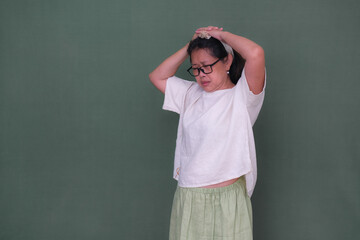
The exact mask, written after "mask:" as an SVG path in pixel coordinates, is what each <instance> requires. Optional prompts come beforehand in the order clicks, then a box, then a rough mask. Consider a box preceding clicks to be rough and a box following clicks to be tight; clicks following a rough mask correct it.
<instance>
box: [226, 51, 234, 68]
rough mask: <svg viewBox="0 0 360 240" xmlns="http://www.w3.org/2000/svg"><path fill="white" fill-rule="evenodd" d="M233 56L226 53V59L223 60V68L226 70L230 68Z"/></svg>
mask: <svg viewBox="0 0 360 240" xmlns="http://www.w3.org/2000/svg"><path fill="white" fill-rule="evenodd" d="M233 59H234V57H233V55H231V54H230V53H228V55H227V57H226V60H225V66H226V69H227V70H229V69H230V66H231V64H232V62H233Z"/></svg>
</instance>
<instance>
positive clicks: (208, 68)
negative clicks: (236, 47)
mask: <svg viewBox="0 0 360 240" xmlns="http://www.w3.org/2000/svg"><path fill="white" fill-rule="evenodd" d="M220 59H221V58H219V59H218V60H216V62H214V63H213V64H210V65H204V66H202V67H199V68H193V67H189V69H188V70H187V71H188V72H189V73H190V75H191V76H193V77H197V76H199V75H200V71H202V72H203V73H205V74H209V73H212V71H213V69H212V66H214V65H215V64H216V63H217V62H219V61H220Z"/></svg>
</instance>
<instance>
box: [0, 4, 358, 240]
mask: <svg viewBox="0 0 360 240" xmlns="http://www.w3.org/2000/svg"><path fill="white" fill-rule="evenodd" d="M208 25H215V26H221V27H224V29H225V30H228V31H231V32H233V33H236V34H239V35H243V36H245V37H248V38H250V39H252V40H254V41H256V42H257V43H259V44H260V45H261V46H263V48H264V49H265V52H266V65H267V73H268V76H267V77H268V82H267V89H266V98H265V102H264V105H263V109H262V112H261V113H260V116H259V118H258V121H257V122H256V124H255V127H254V131H255V137H256V146H257V155H258V168H259V169H258V174H259V176H258V182H257V186H256V189H255V192H254V195H253V197H252V202H253V211H254V239H255V240H261V239H273V240H289V239H291V240H304V239H305V240H307V239H316V240H322V239H324V240H325V239H326V240H338V239H345V240H353V239H359V237H360V232H359V225H360V177H359V173H360V163H359V160H360V137H359V134H360V131H359V129H360V127H359V122H360V112H359V109H360V97H359V90H360V77H359V76H360V67H359V64H360V48H359V42H360V2H359V1H357V0H343V1H339V0H337V1H335V0H327V1H325V0H304V1H294V0H275V1H266V0H254V1H242V0H223V1H219V0H218V1H204V0H202V1H193V0H182V1H172V0H167V1H165V0H152V1H148V0H139V1H135V0H134V1H121V0H87V1H85V0H82V1H81V0H32V1H30V0H28V1H26V0H1V1H0V239H1V240H18V239H24V240H64V239H71V240H72V239H74V240H82V239H87V240H88V239H106V240H107V239H130V240H137V239H139V240H140V239H141V240H145V239H167V236H168V227H169V216H170V208H171V202H172V197H173V193H174V190H175V187H176V182H175V181H174V180H172V167H173V156H174V149H175V138H176V129H177V121H178V116H177V115H176V114H175V113H171V112H166V111H163V110H161V106H162V101H163V96H162V94H161V93H160V92H158V91H157V90H156V89H155V88H154V87H153V86H152V85H151V84H150V82H149V81H148V74H149V72H151V71H152V70H153V69H154V68H155V67H156V66H157V65H158V64H159V63H160V62H161V61H162V60H163V59H165V58H166V57H167V56H169V55H170V54H172V53H173V52H175V51H176V50H178V49H179V48H180V47H182V46H183V45H184V44H185V43H186V42H187V41H188V40H189V39H190V38H191V36H192V34H193V32H194V30H195V29H196V28H198V27H202V26H208ZM187 67H188V62H186V64H184V65H183V66H182V67H181V68H180V69H179V72H178V75H179V76H180V77H186V78H187V77H188V76H187V73H186V71H185V69H186V68H187Z"/></svg>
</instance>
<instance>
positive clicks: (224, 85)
mask: <svg viewBox="0 0 360 240" xmlns="http://www.w3.org/2000/svg"><path fill="white" fill-rule="evenodd" d="M217 60H218V58H215V57H213V56H211V55H210V54H209V52H208V50H206V49H197V50H194V51H193V52H192V53H191V65H192V67H193V68H200V67H203V66H205V65H210V64H213V63H214V62H216V61H217ZM231 62H232V56H231V55H228V57H227V58H225V59H222V60H220V61H218V62H217V63H216V64H214V65H213V66H212V70H213V71H212V73H209V74H205V73H203V72H202V71H200V74H199V76H197V77H195V78H196V81H197V83H198V84H199V85H200V86H201V87H202V88H203V89H204V90H205V91H206V92H214V91H216V90H222V89H228V88H232V87H233V86H234V84H233V83H232V82H231V80H230V77H229V75H228V74H227V71H228V70H229V69H230V66H231Z"/></svg>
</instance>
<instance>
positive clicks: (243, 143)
mask: <svg viewBox="0 0 360 240" xmlns="http://www.w3.org/2000/svg"><path fill="white" fill-rule="evenodd" d="M265 86H266V80H265V84H264V89H263V91H262V92H261V93H260V94H257V95H255V94H253V93H252V92H251V91H250V89H249V86H248V84H247V81H246V78H245V71H244V70H243V72H242V74H241V78H240V79H239V81H238V83H237V84H236V85H235V86H234V87H233V88H230V89H224V90H217V91H215V92H211V93H209V92H206V91H204V90H203V89H202V88H201V87H200V86H199V85H198V84H197V83H196V82H193V81H186V80H183V79H180V78H178V77H175V76H173V77H170V78H169V79H168V80H167V83H166V90H165V98H164V104H163V109H164V110H169V111H173V112H176V113H178V114H180V118H179V126H178V132H177V139H176V149H175V161H174V178H175V179H176V180H178V185H179V186H180V187H203V186H207V185H211V184H216V183H220V182H224V181H226V180H230V179H233V178H237V177H240V176H242V175H246V176H245V178H246V187H247V191H248V195H249V196H251V195H252V193H253V190H254V187H255V183H256V177H257V168H256V151H255V142H254V136H253V131H252V126H253V125H254V123H255V121H256V119H257V117H258V114H259V112H260V109H261V106H262V103H263V101H264V95H265Z"/></svg>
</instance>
